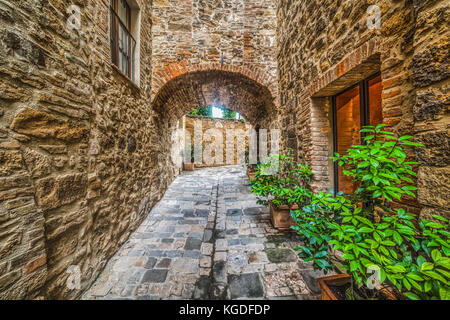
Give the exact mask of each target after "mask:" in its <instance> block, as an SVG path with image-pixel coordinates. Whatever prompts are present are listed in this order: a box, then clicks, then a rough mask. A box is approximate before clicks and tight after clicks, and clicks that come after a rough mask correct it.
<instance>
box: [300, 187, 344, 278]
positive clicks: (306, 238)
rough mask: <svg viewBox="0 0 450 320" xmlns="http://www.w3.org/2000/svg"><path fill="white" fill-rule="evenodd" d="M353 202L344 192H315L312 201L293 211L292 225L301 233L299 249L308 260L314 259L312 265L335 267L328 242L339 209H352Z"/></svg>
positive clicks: (326, 268)
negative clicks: (336, 193) (293, 222)
mask: <svg viewBox="0 0 450 320" xmlns="http://www.w3.org/2000/svg"><path fill="white" fill-rule="evenodd" d="M350 207H351V204H350V202H349V201H348V200H347V199H346V198H345V197H344V196H343V195H342V193H340V194H338V195H337V196H336V197H335V196H333V195H332V194H330V193H323V192H321V193H319V194H314V195H312V197H311V204H309V205H307V206H304V207H303V208H301V209H300V210H296V211H294V212H292V217H293V218H294V220H295V222H296V225H295V226H292V227H291V228H292V229H294V230H295V231H297V233H298V234H299V235H300V237H301V240H302V242H303V243H302V244H301V245H299V246H298V247H297V248H296V250H297V251H298V252H299V253H298V255H299V257H300V258H302V259H303V260H304V261H305V262H309V261H313V268H314V269H316V270H317V269H319V270H322V271H324V273H325V274H326V273H328V271H330V270H331V269H333V264H332V261H331V254H330V247H329V241H330V240H331V233H332V231H333V229H332V228H331V227H330V226H331V223H333V222H337V217H338V215H337V214H336V213H337V212H339V211H344V212H349V211H350Z"/></svg>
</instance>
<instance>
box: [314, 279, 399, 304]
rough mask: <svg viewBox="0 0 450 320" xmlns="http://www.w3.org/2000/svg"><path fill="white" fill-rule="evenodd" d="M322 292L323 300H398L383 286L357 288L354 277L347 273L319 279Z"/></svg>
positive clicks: (318, 282)
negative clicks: (353, 280) (378, 287)
mask: <svg viewBox="0 0 450 320" xmlns="http://www.w3.org/2000/svg"><path fill="white" fill-rule="evenodd" d="M317 284H318V286H319V288H320V291H321V293H322V300H398V299H397V297H396V296H395V295H394V294H393V293H391V292H389V291H388V290H386V289H384V288H381V289H379V290H377V289H372V290H370V289H368V288H366V287H360V288H357V287H355V286H354V285H353V284H352V277H351V276H350V275H349V274H347V273H344V274H338V275H333V276H328V277H323V278H319V279H317Z"/></svg>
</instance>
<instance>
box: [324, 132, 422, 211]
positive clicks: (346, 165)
mask: <svg viewBox="0 0 450 320" xmlns="http://www.w3.org/2000/svg"><path fill="white" fill-rule="evenodd" d="M383 127H385V124H380V125H378V126H376V127H373V126H366V127H364V128H363V129H362V130H361V132H362V133H364V134H366V136H365V137H364V141H365V143H364V144H362V145H356V146H352V147H351V148H350V149H349V150H348V152H347V154H345V155H339V154H338V153H336V154H335V157H331V159H332V160H334V161H337V162H338V165H339V166H341V167H342V168H343V173H344V175H347V176H351V177H353V182H354V183H355V184H357V185H359V188H358V189H357V190H356V192H355V194H354V195H351V196H352V198H353V199H352V201H353V203H355V204H359V205H360V206H361V207H362V215H363V216H365V217H371V216H372V215H373V214H374V213H375V209H376V208H381V209H383V210H386V211H390V204H389V202H390V201H393V199H396V200H400V199H401V197H402V196H411V197H415V194H414V193H413V191H415V190H417V187H415V186H414V185H413V183H414V180H413V178H414V177H416V173H415V172H414V171H413V166H414V165H417V164H418V163H417V162H410V161H406V159H407V155H406V152H405V150H404V149H403V147H404V146H421V144H419V143H416V142H413V141H411V138H412V137H411V136H402V137H399V138H397V137H396V136H395V134H394V133H392V132H389V131H385V130H383Z"/></svg>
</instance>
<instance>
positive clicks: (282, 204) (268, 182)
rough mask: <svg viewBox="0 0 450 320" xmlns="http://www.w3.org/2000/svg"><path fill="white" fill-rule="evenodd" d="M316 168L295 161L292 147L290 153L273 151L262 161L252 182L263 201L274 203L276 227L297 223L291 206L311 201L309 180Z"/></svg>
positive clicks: (272, 218)
mask: <svg viewBox="0 0 450 320" xmlns="http://www.w3.org/2000/svg"><path fill="white" fill-rule="evenodd" d="M311 175H312V172H311V170H310V168H309V167H308V165H302V164H298V163H295V162H294V161H293V157H292V150H289V152H288V154H287V155H270V156H269V158H268V159H267V160H266V161H264V163H262V164H260V165H258V168H257V171H256V176H255V179H254V180H252V181H251V182H250V186H251V190H252V192H253V193H255V194H256V195H258V196H260V197H263V198H258V202H259V203H260V204H264V205H267V206H269V207H270V217H271V221H272V224H273V226H274V227H275V228H277V229H279V230H282V231H289V230H291V226H292V225H294V224H295V222H294V220H293V218H292V216H291V210H297V209H298V208H299V206H303V205H306V204H307V202H309V198H310V194H311V191H310V189H309V182H310V179H311Z"/></svg>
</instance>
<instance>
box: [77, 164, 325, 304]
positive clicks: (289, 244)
mask: <svg viewBox="0 0 450 320" xmlns="http://www.w3.org/2000/svg"><path fill="white" fill-rule="evenodd" d="M256 200H257V199H256V197H255V196H254V195H253V194H251V193H250V188H249V186H248V179H247V177H246V174H245V168H244V167H243V166H227V167H215V168H203V169H197V170H195V171H193V172H186V173H184V174H183V175H181V176H180V177H178V178H177V179H176V180H175V181H174V182H173V183H172V185H171V186H170V187H169V189H168V190H167V192H166V194H165V196H164V198H163V199H162V200H161V201H160V202H159V203H158V204H157V205H156V206H155V207H154V208H153V209H152V210H151V212H150V213H149V215H148V217H147V218H146V220H145V221H144V222H143V223H142V225H141V226H140V227H139V228H138V229H137V230H136V231H135V232H134V233H133V234H132V235H131V237H130V239H129V240H128V241H127V242H126V243H125V244H124V245H123V247H122V248H121V249H120V250H119V251H118V252H117V253H116V255H115V256H114V257H113V258H112V259H111V260H110V261H109V263H108V264H107V266H106V267H105V269H104V270H103V272H102V273H101V274H100V276H99V278H98V279H97V281H96V282H95V283H94V284H93V285H92V286H91V288H90V289H89V290H87V291H86V292H85V293H84V295H83V299H139V300H140V299H145V300H155V299H208V300H210V299H299V300H305V299H318V298H319V297H320V296H319V291H318V288H317V286H316V284H315V279H316V278H317V277H320V276H322V275H321V273H319V272H315V271H313V270H312V268H311V265H310V264H306V263H304V262H303V261H301V259H299V258H298V256H297V254H296V253H295V251H294V248H295V247H296V246H297V245H298V244H299V240H298V237H297V235H296V234H295V233H293V232H279V231H277V230H276V229H274V228H273V227H272V225H271V223H270V217H269V210H268V208H265V207H262V206H260V205H258V204H257V203H256Z"/></svg>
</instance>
